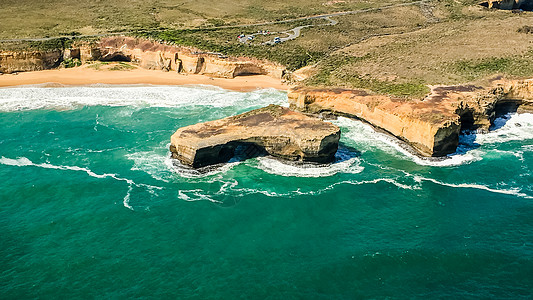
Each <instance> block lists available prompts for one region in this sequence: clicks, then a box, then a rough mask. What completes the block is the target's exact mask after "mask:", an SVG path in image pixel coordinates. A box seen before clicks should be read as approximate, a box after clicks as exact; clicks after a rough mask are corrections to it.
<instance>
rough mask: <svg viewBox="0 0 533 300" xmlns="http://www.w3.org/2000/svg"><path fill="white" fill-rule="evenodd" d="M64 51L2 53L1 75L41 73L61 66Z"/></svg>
mask: <svg viewBox="0 0 533 300" xmlns="http://www.w3.org/2000/svg"><path fill="white" fill-rule="evenodd" d="M62 59H63V51H61V50H51V51H25V52H0V73H15V72H26V71H40V70H46V69H52V68H56V67H58V66H59V64H60V63H61V61H62Z"/></svg>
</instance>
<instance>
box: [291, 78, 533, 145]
mask: <svg viewBox="0 0 533 300" xmlns="http://www.w3.org/2000/svg"><path fill="white" fill-rule="evenodd" d="M532 100H533V80H521V81H500V82H495V83H494V86H492V87H490V88H482V87H477V86H472V85H466V86H445V87H433V89H432V93H431V94H430V95H428V96H427V97H426V98H424V99H422V100H414V99H403V98H394V97H390V96H385V95H372V94H369V93H367V92H365V91H362V90H346V89H312V88H295V89H293V90H292V91H291V92H290V93H289V103H290V105H291V108H293V109H296V110H299V111H303V112H307V113H315V114H316V113H322V112H331V113H334V114H339V115H345V116H349V117H356V118H359V119H361V120H364V121H366V122H368V123H370V124H372V125H374V126H375V127H378V128H381V129H384V130H385V131H388V132H389V133H391V134H392V135H394V136H396V137H398V138H400V139H401V140H404V141H405V142H407V143H408V144H410V145H411V146H413V148H415V149H416V150H417V151H418V152H419V153H420V154H422V155H424V156H444V155H447V154H451V153H453V152H455V151H456V148H457V145H458V143H459V134H460V132H461V129H476V130H479V131H481V132H485V131H488V130H489V127H490V125H491V124H492V121H493V120H494V117H495V116H496V113H498V111H502V110H509V111H516V110H520V111H529V110H533V109H532V108H533V101H532Z"/></svg>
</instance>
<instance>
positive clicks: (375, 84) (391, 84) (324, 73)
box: [306, 55, 430, 97]
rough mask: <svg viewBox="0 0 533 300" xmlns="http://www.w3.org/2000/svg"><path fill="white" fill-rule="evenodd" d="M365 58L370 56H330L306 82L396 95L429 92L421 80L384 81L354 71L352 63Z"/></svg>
mask: <svg viewBox="0 0 533 300" xmlns="http://www.w3.org/2000/svg"><path fill="white" fill-rule="evenodd" d="M366 59H371V57H370V56H368V55H367V56H363V57H353V56H343V55H334V56H331V57H329V58H328V59H327V60H325V61H324V62H322V63H321V64H320V65H319V69H320V71H319V72H318V73H317V74H316V75H314V76H312V77H310V78H309V79H308V80H307V81H306V84H308V85H310V86H321V87H327V86H338V87H346V88H354V89H368V90H371V91H374V92H376V93H380V94H389V95H393V96H398V97H422V96H424V95H426V94H427V93H429V91H430V89H429V88H428V87H427V86H426V85H425V84H424V83H423V82H422V81H415V80H411V81H408V82H395V81H385V80H379V79H376V78H372V77H370V76H363V75H360V74H358V73H356V72H354V71H353V69H356V68H354V65H355V64H357V63H359V62H363V61H364V60H366Z"/></svg>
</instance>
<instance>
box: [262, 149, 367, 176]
mask: <svg viewBox="0 0 533 300" xmlns="http://www.w3.org/2000/svg"><path fill="white" fill-rule="evenodd" d="M258 162H259V168H260V169H261V170H263V171H265V172H267V173H270V174H274V175H281V176H286V177H328V176H332V175H335V174H337V173H349V174H357V173H361V172H362V171H363V170H364V167H363V166H361V165H360V160H359V159H358V158H357V157H353V155H350V153H348V150H346V149H342V148H340V149H339V151H337V155H336V162H334V163H331V164H313V163H297V164H296V163H291V162H285V161H282V160H279V159H276V158H273V157H268V156H267V157H259V158H258Z"/></svg>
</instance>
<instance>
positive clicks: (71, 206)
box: [0, 85, 533, 299]
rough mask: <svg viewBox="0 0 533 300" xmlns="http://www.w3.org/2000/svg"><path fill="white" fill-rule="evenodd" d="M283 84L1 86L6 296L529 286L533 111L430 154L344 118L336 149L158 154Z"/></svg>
mask: <svg viewBox="0 0 533 300" xmlns="http://www.w3.org/2000/svg"><path fill="white" fill-rule="evenodd" d="M286 98H287V96H286V93H284V92H279V91H275V90H262V91H255V92H250V93H238V92H230V91H225V90H222V89H218V88H210V87H165V86H113V87H110V86H98V85H97V86H89V87H69V88H66V87H62V88H57V87H56V88H47V87H20V88H5V89H0V126H1V129H2V133H1V138H0V178H1V179H2V181H1V183H0V298H1V299H27V298H45V299H48V298H54V299H55V298H119V299H120V298H124V299H126V298H127V299H130V298H149V299H152V298H155V299H161V298H163V299H167V298H170V299H237V298H243V299H358V298H378V299H382V298H391V299H397V298H399V299H405V298H409V299H411V298H429V299H433V298H447V299H448V298H451V299H479V298H497V299H520V298H523V299H531V298H532V297H533V295H532V290H533V176H532V171H533V115H531V114H521V115H508V116H505V117H503V118H499V119H497V120H496V124H495V125H496V126H495V127H494V129H493V131H491V132H490V133H488V134H478V135H465V136H463V137H462V146H461V147H460V149H459V151H458V153H457V154H455V155H452V156H451V158H449V159H447V160H444V161H440V162H435V161H426V160H422V159H420V158H417V157H414V156H412V155H410V154H408V153H406V152H405V151H403V150H401V147H400V146H399V145H398V144H397V142H396V141H395V140H393V139H391V138H389V137H387V136H385V135H383V134H381V133H376V132H375V131H374V130H372V128H370V127H369V126H368V125H365V124H363V123H360V122H358V121H355V120H349V119H345V118H339V119H338V120H335V121H333V122H334V123H335V124H337V125H339V126H340V127H341V129H342V138H341V142H342V143H341V148H340V150H339V153H338V155H337V162H336V163H334V164H332V165H327V166H316V165H304V166H295V165H291V164H287V163H284V162H281V161H278V160H275V159H272V158H268V157H262V158H255V159H251V160H248V161H246V162H235V163H231V164H226V165H224V166H223V167H221V168H217V169H214V170H212V171H210V172H208V173H198V172H194V171H191V170H188V169H186V168H184V167H183V166H180V165H179V164H176V162H173V161H172V160H171V159H170V158H169V152H168V146H169V142H170V141H169V140H170V136H171V134H172V133H173V132H174V131H175V130H176V129H178V128H179V127H182V126H186V125H190V124H194V123H197V122H201V121H208V120H212V119H217V118H221V117H226V116H230V115H234V114H237V113H241V112H245V111H248V110H251V109H254V108H259V107H262V106H265V105H267V104H271V103H275V104H282V105H283V104H286V102H287V99H286Z"/></svg>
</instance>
